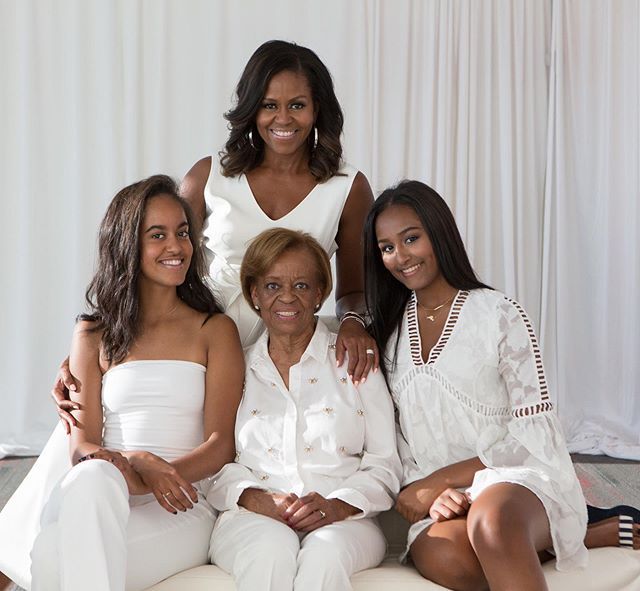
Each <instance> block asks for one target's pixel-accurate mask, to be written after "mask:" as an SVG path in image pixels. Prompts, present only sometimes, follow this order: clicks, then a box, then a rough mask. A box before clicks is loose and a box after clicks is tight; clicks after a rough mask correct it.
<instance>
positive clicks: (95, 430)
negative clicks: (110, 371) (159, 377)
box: [69, 320, 102, 463]
mask: <svg viewBox="0 0 640 591" xmlns="http://www.w3.org/2000/svg"><path fill="white" fill-rule="evenodd" d="M101 337H102V333H101V331H99V330H96V323H95V322H92V321H88V320H81V321H79V322H78V323H77V324H76V326H75V328H74V331H73V338H72V341H71V353H70V355H69V369H70V371H71V372H72V373H73V375H74V376H75V377H76V382H77V383H78V386H79V387H78V390H77V391H75V392H74V391H72V392H70V395H71V400H72V401H73V402H75V403H76V404H77V405H78V410H77V411H75V417H76V422H77V424H76V425H75V426H74V427H72V429H71V440H70V451H71V461H72V462H73V463H76V462H77V460H78V459H79V458H80V457H81V456H83V455H86V454H88V453H91V452H94V451H96V450H97V449H99V448H100V446H101V444H102V370H101V368H100V344H101Z"/></svg>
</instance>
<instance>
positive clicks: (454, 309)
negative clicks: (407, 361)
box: [407, 291, 469, 365]
mask: <svg viewBox="0 0 640 591" xmlns="http://www.w3.org/2000/svg"><path fill="white" fill-rule="evenodd" d="M467 297H469V292H468V291H459V292H458V293H457V294H456V297H455V299H454V300H453V304H452V305H451V310H449V316H447V321H446V322H445V325H444V328H443V329H442V334H441V335H440V338H439V339H438V342H437V343H436V344H435V345H434V346H433V349H431V351H429V357H428V359H427V361H426V364H432V363H435V362H436V361H437V359H438V357H439V356H440V353H442V351H443V349H444V348H445V347H446V346H447V343H448V342H449V338H450V337H451V333H453V329H454V328H455V325H456V323H457V322H458V318H459V317H460V311H461V310H462V306H463V304H464V303H465V302H466V301H467ZM417 309H418V298H417V297H416V292H415V291H414V292H412V293H411V299H410V300H409V303H408V304H407V332H408V334H409V350H410V351H411V359H412V361H413V364H414V365H425V362H424V361H423V360H422V350H421V346H420V345H421V342H420V332H419V329H418V313H417Z"/></svg>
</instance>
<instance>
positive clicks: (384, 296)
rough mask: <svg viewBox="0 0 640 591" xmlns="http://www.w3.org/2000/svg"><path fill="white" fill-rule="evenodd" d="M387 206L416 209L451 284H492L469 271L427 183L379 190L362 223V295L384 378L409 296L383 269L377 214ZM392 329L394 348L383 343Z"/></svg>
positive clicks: (448, 216)
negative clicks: (363, 276)
mask: <svg viewBox="0 0 640 591" xmlns="http://www.w3.org/2000/svg"><path fill="white" fill-rule="evenodd" d="M392 205H406V206H408V207H410V208H411V209H413V211H415V213H416V215H417V216H418V218H419V219H420V221H421V223H422V227H423V228H424V230H425V232H426V233H427V236H428V237H429V240H430V241H431V246H432V247H433V253H434V255H435V258H436V261H437V263H438V268H439V269H440V272H441V273H442V276H443V277H444V279H445V280H446V281H447V283H448V284H449V285H451V286H452V287H455V288H456V289H464V290H471V289H479V288H487V289H492V288H491V287H489V286H488V285H485V284H484V283H482V282H481V281H480V280H479V279H478V276H477V275H476V272H475V271H474V270H473V267H472V266H471V263H470V261H469V257H468V256H467V251H466V250H465V248H464V243H463V242H462V238H461V236H460V232H459V231H458V226H457V225H456V221H455V218H454V217H453V213H451V210H450V209H449V206H448V205H447V204H446V202H445V200H444V199H443V198H442V197H440V195H438V193H437V192H436V191H434V190H433V189H432V188H431V187H429V186H427V185H425V184H424V183H421V182H420V181H410V180H406V181H402V182H401V183H400V184H398V185H397V186H395V187H391V188H389V189H386V190H385V191H383V192H382V194H381V195H380V196H379V197H378V198H377V199H376V201H375V203H374V204H373V207H372V208H371V210H370V211H369V214H368V216H367V219H366V220H365V223H364V269H365V300H366V304H367V309H368V313H369V315H370V317H371V324H370V327H369V330H370V331H371V334H372V336H373V337H374V338H375V339H376V342H377V344H378V347H379V348H380V351H381V352H382V354H383V361H384V362H383V364H382V370H383V372H384V375H385V377H386V376H387V375H388V372H389V371H392V370H393V367H395V363H396V357H397V350H398V342H399V338H400V325H401V323H402V317H403V315H404V310H405V308H406V305H407V302H408V300H409V297H410V295H411V290H410V289H408V288H407V287H405V286H404V285H403V284H402V283H400V282H399V281H398V280H397V279H395V278H394V277H393V275H391V273H390V272H389V271H388V270H387V269H386V268H385V266H384V263H383V262H382V253H381V252H380V248H379V247H378V240H377V237H376V221H377V219H378V216H379V215H380V214H381V213H382V212H383V211H385V210H386V209H388V208H389V207H391V206H392ZM396 329H398V330H397V333H396V341H395V345H394V347H393V353H392V354H391V355H388V354H387V353H388V351H387V346H388V344H389V340H390V339H391V335H393V333H394V331H395V330H396Z"/></svg>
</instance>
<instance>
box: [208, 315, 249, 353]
mask: <svg viewBox="0 0 640 591" xmlns="http://www.w3.org/2000/svg"><path fill="white" fill-rule="evenodd" d="M202 330H203V332H204V335H205V338H206V340H207V341H208V342H209V343H210V344H211V345H214V346H220V345H221V344H225V346H226V345H227V344H228V345H229V346H233V345H235V344H236V342H237V344H238V346H240V336H239V335H238V327H237V326H236V323H235V322H234V321H233V320H231V318H229V317H228V316H227V315H226V314H223V313H219V314H214V315H213V316H211V317H210V318H209V319H208V320H206V322H205V323H204V324H203V325H202Z"/></svg>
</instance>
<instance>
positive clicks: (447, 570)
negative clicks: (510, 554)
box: [411, 528, 488, 591]
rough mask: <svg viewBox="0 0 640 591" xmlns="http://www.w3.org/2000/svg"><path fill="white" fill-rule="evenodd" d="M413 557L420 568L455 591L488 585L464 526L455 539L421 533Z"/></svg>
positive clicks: (471, 590)
mask: <svg viewBox="0 0 640 591" xmlns="http://www.w3.org/2000/svg"><path fill="white" fill-rule="evenodd" d="M424 533H425V534H426V532H424ZM462 536H464V538H463V537H462ZM411 558H412V560H413V563H414V565H415V567H416V569H417V570H418V572H419V573H420V574H421V575H422V576H423V577H424V578H425V579H429V580H430V581H433V582H434V583H437V584H438V585H442V586H443V587H447V588H448V589H453V590H454V591H485V590H486V589H488V585H487V581H486V579H485V576H484V573H483V571H482V567H481V566H480V563H479V562H478V559H477V557H476V555H475V553H474V551H473V549H472V547H471V545H470V544H469V540H468V539H466V532H465V531H464V528H461V534H460V535H459V536H458V535H456V536H455V537H454V538H453V539H452V538H450V537H449V538H441V537H435V536H434V537H427V536H426V535H424V537H423V535H421V536H419V537H418V539H417V540H416V541H415V542H414V543H413V544H412V546H411Z"/></svg>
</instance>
